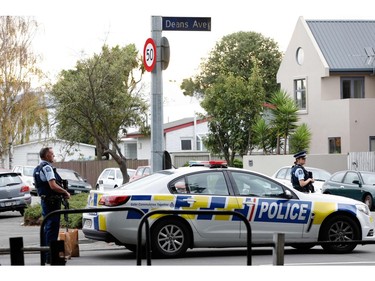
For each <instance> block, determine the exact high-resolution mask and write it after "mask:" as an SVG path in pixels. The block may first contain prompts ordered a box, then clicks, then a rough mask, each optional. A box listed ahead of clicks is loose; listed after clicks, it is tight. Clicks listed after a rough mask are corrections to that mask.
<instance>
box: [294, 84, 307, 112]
mask: <svg viewBox="0 0 375 281" xmlns="http://www.w3.org/2000/svg"><path fill="white" fill-rule="evenodd" d="M294 100H295V102H296V104H297V107H298V109H299V110H306V109H307V107H306V79H296V80H294Z"/></svg>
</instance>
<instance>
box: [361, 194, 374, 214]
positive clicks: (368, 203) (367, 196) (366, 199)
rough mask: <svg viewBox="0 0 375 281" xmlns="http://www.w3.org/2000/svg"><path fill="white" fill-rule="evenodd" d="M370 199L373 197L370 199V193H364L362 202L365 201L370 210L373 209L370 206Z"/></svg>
mask: <svg viewBox="0 0 375 281" xmlns="http://www.w3.org/2000/svg"><path fill="white" fill-rule="evenodd" d="M372 201H373V199H372V196H371V194H366V195H365V196H364V197H363V203H365V204H366V205H367V206H368V208H369V209H370V210H371V211H372V210H373V209H374V208H373V206H372Z"/></svg>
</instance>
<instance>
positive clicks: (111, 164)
mask: <svg viewBox="0 0 375 281" xmlns="http://www.w3.org/2000/svg"><path fill="white" fill-rule="evenodd" d="M126 164H127V167H128V168H129V169H137V167H138V166H147V165H149V163H148V160H127V161H126ZM53 165H54V166H55V167H57V168H64V169H71V170H74V171H76V172H78V173H79V174H80V175H81V176H82V177H83V178H84V179H86V180H87V182H88V183H90V184H91V185H92V187H93V188H95V184H96V181H97V179H98V177H99V175H100V173H101V172H102V171H103V170H104V169H106V168H118V167H119V166H118V164H117V163H116V161H114V160H102V161H97V160H94V161H69V162H55V163H53Z"/></svg>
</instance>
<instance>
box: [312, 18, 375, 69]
mask: <svg viewBox="0 0 375 281" xmlns="http://www.w3.org/2000/svg"><path fill="white" fill-rule="evenodd" d="M306 23H307V25H308V27H309V28H310V30H311V32H312V34H313V36H314V38H315V40H316V42H317V44H318V46H319V48H320V50H321V52H322V53H323V55H324V57H325V59H326V61H327V63H328V65H329V68H330V71H332V72H352V71H356V72H358V71H360V72H361V71H363V72H369V71H371V72H373V70H374V67H375V61H374V59H375V58H374V55H375V21H373V20H306Z"/></svg>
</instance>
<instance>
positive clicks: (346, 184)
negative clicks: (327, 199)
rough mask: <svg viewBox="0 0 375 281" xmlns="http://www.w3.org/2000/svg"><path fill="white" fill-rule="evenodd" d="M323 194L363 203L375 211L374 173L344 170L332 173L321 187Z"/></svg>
mask: <svg viewBox="0 0 375 281" xmlns="http://www.w3.org/2000/svg"><path fill="white" fill-rule="evenodd" d="M322 191H323V193H324V194H334V195H340V196H345V197H348V198H352V199H355V200H359V201H362V202H364V203H365V204H366V205H367V206H368V207H369V208H370V210H374V209H375V202H374V197H375V173H374V172H365V171H354V170H344V171H339V172H336V173H334V174H333V175H332V176H331V177H330V178H329V179H328V180H327V181H326V182H325V183H324V185H323V190H322Z"/></svg>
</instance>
